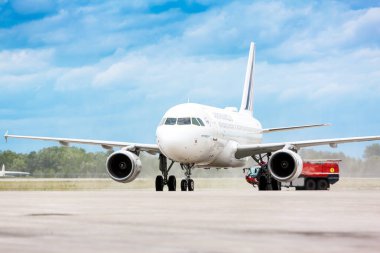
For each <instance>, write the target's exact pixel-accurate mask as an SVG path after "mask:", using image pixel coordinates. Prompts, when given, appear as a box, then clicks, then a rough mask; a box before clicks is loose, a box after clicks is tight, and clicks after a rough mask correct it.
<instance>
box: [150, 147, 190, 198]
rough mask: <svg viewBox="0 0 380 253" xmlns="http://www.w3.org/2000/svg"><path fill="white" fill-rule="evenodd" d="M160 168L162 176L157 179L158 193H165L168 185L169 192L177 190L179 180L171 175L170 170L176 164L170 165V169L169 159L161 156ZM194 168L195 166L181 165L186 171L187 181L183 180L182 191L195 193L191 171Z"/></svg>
mask: <svg viewBox="0 0 380 253" xmlns="http://www.w3.org/2000/svg"><path fill="white" fill-rule="evenodd" d="M159 159H160V166H159V169H160V171H161V174H162V175H158V176H157V177H156V183H155V185H156V191H163V190H164V186H165V185H167V186H168V189H169V191H176V190H177V180H176V178H175V176H174V175H171V176H169V177H168V175H169V171H170V169H171V168H172V167H173V164H174V162H173V161H172V162H171V163H170V166H169V167H168V164H167V158H166V156H164V155H163V154H160V157H159ZM193 167H194V164H181V168H182V170H184V171H185V176H186V179H182V180H181V191H187V190H188V191H194V181H193V180H192V179H191V178H190V177H191V169H192V168H193Z"/></svg>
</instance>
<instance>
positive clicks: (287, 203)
mask: <svg viewBox="0 0 380 253" xmlns="http://www.w3.org/2000/svg"><path fill="white" fill-rule="evenodd" d="M0 199H1V206H0V252H7V253H12V252H36V253H42V252H50V253H54V252H65V253H66V252H91V253H94V252H155V253H157V252H176V253H178V252H339V253H341V252H379V250H380V202H379V200H380V191H379V190H376V191H370V190H361V191H355V190H352V189H350V190H340V191H334V190H331V191H326V192H321V191H315V192H306V191H281V192H257V191H254V190H252V189H248V188H247V189H237V190H233V189H199V190H197V191H195V192H160V193H157V192H154V191H153V190H141V189H140V190H131V189H127V190H101V191H55V192H54V191H53V192H51V191H49V192H41V191H37V192H36V191H29V192H25V191H19V192H14V191H11V192H0Z"/></svg>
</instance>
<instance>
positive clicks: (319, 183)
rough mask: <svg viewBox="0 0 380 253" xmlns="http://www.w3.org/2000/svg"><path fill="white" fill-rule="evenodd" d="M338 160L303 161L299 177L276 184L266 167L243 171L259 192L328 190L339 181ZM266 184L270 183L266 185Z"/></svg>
mask: <svg viewBox="0 0 380 253" xmlns="http://www.w3.org/2000/svg"><path fill="white" fill-rule="evenodd" d="M341 161H342V160H339V159H322V160H305V161H303V168H302V173H301V175H300V176H299V177H298V178H296V179H294V180H293V181H290V182H282V183H281V182H278V181H276V180H274V179H273V178H271V177H270V175H268V170H267V167H266V166H267V165H266V164H262V165H261V166H255V167H252V168H247V169H243V171H244V173H245V179H246V181H247V182H248V183H249V184H251V185H253V187H256V186H258V189H259V191H261V190H281V186H283V187H287V188H289V187H295V188H296V190H328V189H329V188H330V186H331V185H332V184H335V183H336V182H338V181H339V162H341ZM268 182H271V183H269V184H268Z"/></svg>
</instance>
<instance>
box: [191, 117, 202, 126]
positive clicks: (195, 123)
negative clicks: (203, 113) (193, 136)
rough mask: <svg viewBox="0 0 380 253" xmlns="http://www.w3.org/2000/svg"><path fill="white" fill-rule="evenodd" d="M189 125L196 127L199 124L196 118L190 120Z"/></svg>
mask: <svg viewBox="0 0 380 253" xmlns="http://www.w3.org/2000/svg"><path fill="white" fill-rule="evenodd" d="M191 124H193V125H196V126H200V125H201V124H199V122H198V120H197V119H196V118H191Z"/></svg>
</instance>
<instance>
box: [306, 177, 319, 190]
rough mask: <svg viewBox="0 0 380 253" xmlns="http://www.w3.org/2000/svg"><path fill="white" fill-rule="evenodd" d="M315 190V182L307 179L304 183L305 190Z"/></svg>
mask: <svg viewBox="0 0 380 253" xmlns="http://www.w3.org/2000/svg"><path fill="white" fill-rule="evenodd" d="M315 189H317V183H316V182H315V180H314V179H312V178H309V179H307V180H306V182H305V190H309V191H310V190H315Z"/></svg>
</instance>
